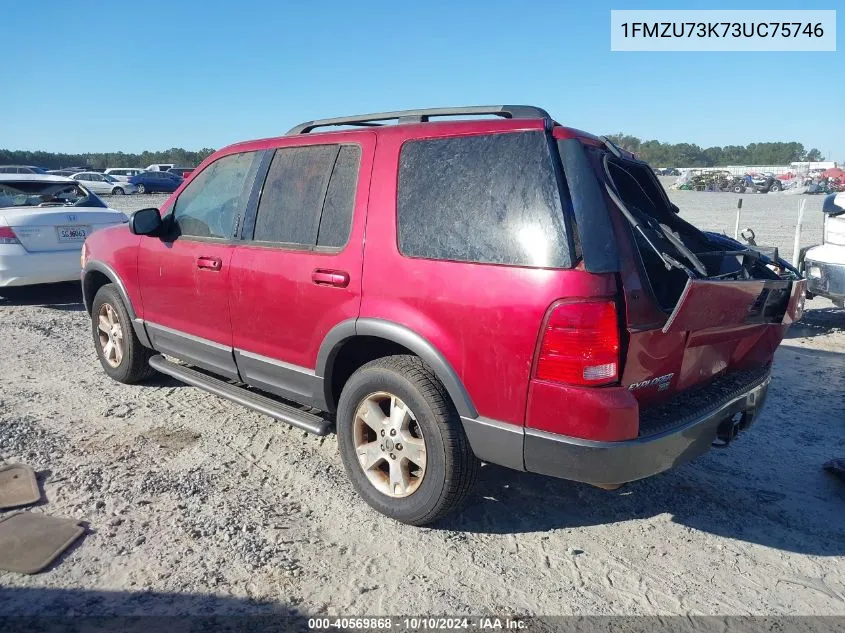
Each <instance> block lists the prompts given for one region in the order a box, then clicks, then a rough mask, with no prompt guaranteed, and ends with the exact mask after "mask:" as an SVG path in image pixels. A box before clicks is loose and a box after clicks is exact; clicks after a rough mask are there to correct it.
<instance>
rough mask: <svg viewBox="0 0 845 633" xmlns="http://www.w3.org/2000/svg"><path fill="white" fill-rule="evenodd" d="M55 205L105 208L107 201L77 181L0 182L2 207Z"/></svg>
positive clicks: (0, 206)
mask: <svg viewBox="0 0 845 633" xmlns="http://www.w3.org/2000/svg"><path fill="white" fill-rule="evenodd" d="M54 206H69V207H102V208H105V207H106V203H105V202H103V201H102V200H101V199H100V198H98V197H97V196H96V195H94V194H93V193H91V192H90V191H88V190H86V189H85V188H84V187H81V186H80V185H78V184H76V183H66V182H37V181H34V182H33V181H29V182H27V181H21V182H0V208H3V207H5V208H8V207H54Z"/></svg>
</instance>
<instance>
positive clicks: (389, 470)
mask: <svg viewBox="0 0 845 633" xmlns="http://www.w3.org/2000/svg"><path fill="white" fill-rule="evenodd" d="M353 433H354V438H353V441H354V444H355V454H356V455H357V457H358V464H359V465H360V466H361V469H362V470H363V471H364V474H365V475H366V476H367V479H369V481H370V483H371V484H372V485H373V487H374V488H376V490H378V491H379V492H381V493H382V494H385V495H387V496H388V497H392V498H402V497H407V496H409V495H411V494H413V493H414V492H416V490H417V489H418V488H419V487H420V484H421V483H422V480H423V477H424V476H425V469H426V446H425V438H424V437H423V434H422V429H421V428H420V425H419V423H418V422H417V419H416V416H415V415H414V413H413V412H412V411H411V409H410V408H409V407H408V406H407V405H406V404H405V403H404V402H402V400H400V399H399V398H398V397H397V396H395V395H394V394H392V393H388V392H386V391H379V392H376V393H372V394H370V395H368V396H366V397H365V398H364V399H363V400H361V402H360V404H359V405H358V408H357V409H356V411H355V420H354V424H353Z"/></svg>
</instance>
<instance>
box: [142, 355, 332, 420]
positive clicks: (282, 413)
mask: <svg viewBox="0 0 845 633" xmlns="http://www.w3.org/2000/svg"><path fill="white" fill-rule="evenodd" d="M150 367H152V368H153V369H155V370H156V371H160V372H161V373H162V374H167V375H168V376H172V377H173V378H175V379H176V380H181V381H182V382H184V383H187V384H189V385H191V386H192V387H197V388H198V389H203V390H205V391H208V392H209V393H213V394H214V395H215V396H219V397H221V398H225V399H226V400H231V401H232V402H236V403H238V404H240V405H242V406H244V407H247V408H248V409H252V410H253V411H258V412H259V413H263V414H264V415H269V416H270V417H271V418H274V419H276V420H279V421H280V422H286V423H287V424H290V425H291V426H295V427H296V428H298V429H302V430H303V431H308V432H309V433H314V434H315V435H328V433H329V430H330V429H331V425H330V424H329V422H328V421H326V420H324V419H323V418H321V417H320V416H318V415H314V414H313V413H308V412H307V411H302V410H300V409H297V408H296V407H291V406H289V405H286V404H283V403H281V402H279V401H278V400H273V399H272V398H268V397H267V396H262V395H260V394H257V393H255V392H252V391H250V390H249V389H246V388H244V387H238V386H236V385H233V384H230V383H228V382H226V381H224V380H220V379H218V378H213V377H211V376H208V375H207V374H204V373H202V372H199V371H197V370H195V369H191V368H190V367H186V366H185V365H177V364H176V363H172V362H170V361H169V360H167V359H166V358H165V357H164V356H161V355H160V354H159V355H157V356H153V357H152V358H150Z"/></svg>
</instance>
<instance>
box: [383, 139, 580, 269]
mask: <svg viewBox="0 0 845 633" xmlns="http://www.w3.org/2000/svg"><path fill="white" fill-rule="evenodd" d="M397 210H398V224H399V226H398V232H399V250H400V251H401V252H402V253H403V254H405V255H409V256H412V257H423V258H428V259H447V260H456V261H466V262H479V263H494V264H512V265H520V266H541V267H551V268H556V267H568V266H569V265H570V256H569V247H568V240H567V237H566V228H565V223H564V217H563V210H562V207H561V199H560V190H559V188H558V184H557V178H556V176H555V173H554V168H553V164H552V158H551V153H550V151H549V145H548V141H547V139H546V136H545V134H544V133H542V132H520V133H510V134H494V135H485V136H469V137H467V136H464V137H456V138H445V139H434V140H425V141H412V142H409V143H406V144H405V145H404V146H403V148H402V151H401V153H400V157H399V194H398V201H397Z"/></svg>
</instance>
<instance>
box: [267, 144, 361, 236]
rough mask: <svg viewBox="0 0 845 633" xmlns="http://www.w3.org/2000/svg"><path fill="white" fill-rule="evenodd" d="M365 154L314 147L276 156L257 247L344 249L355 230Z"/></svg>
mask: <svg viewBox="0 0 845 633" xmlns="http://www.w3.org/2000/svg"><path fill="white" fill-rule="evenodd" d="M360 160H361V150H360V149H359V148H358V147H357V146H354V145H343V146H341V145H311V146H304V147H286V148H281V149H278V150H276V154H275V156H274V157H273V161H272V163H271V164H270V169H269V171H268V172H267V179H266V180H265V182H264V188H263V190H262V192H261V200H260V202H259V203H258V212H257V217H256V219H255V232H254V234H253V239H254V240H255V241H257V242H273V243H278V244H292V245H297V246H305V247H308V248H312V247H314V246H326V247H340V246H343V245H344V244H346V241H347V239H348V238H349V231H350V228H351V226H352V212H353V209H354V205H355V189H356V184H357V180H358V165H359V163H360Z"/></svg>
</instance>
